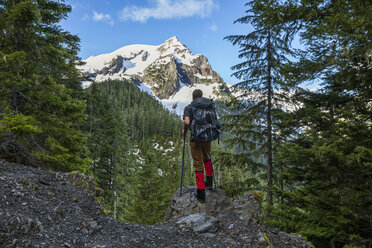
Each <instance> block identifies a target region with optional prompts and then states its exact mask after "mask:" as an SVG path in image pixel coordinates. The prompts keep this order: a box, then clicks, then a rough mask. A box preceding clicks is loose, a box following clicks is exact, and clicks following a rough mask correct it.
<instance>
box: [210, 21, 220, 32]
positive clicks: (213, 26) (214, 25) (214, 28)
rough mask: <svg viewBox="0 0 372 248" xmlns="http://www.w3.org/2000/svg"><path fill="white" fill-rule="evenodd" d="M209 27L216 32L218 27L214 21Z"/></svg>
mask: <svg viewBox="0 0 372 248" xmlns="http://www.w3.org/2000/svg"><path fill="white" fill-rule="evenodd" d="M209 29H210V30H211V31H213V32H214V31H217V29H218V27H217V25H216V23H213V24H212V25H210V26H209Z"/></svg>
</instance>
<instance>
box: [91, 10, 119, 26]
mask: <svg viewBox="0 0 372 248" xmlns="http://www.w3.org/2000/svg"><path fill="white" fill-rule="evenodd" d="M93 20H94V21H96V22H107V23H108V24H109V25H111V26H113V25H114V24H115V22H114V20H113V19H112V18H111V16H110V15H109V14H104V13H98V12H96V11H95V10H93Z"/></svg>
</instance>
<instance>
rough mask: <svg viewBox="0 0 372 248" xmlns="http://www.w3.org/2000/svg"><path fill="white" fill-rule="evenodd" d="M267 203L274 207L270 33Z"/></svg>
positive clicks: (268, 45)
mask: <svg viewBox="0 0 372 248" xmlns="http://www.w3.org/2000/svg"><path fill="white" fill-rule="evenodd" d="M267 59H268V60H267V201H268V203H269V205H270V206H272V205H273V198H272V192H271V190H272V170H273V168H272V166H273V158H272V127H271V125H272V124H271V108H272V102H271V101H272V86H271V37H270V32H269V34H268V38H267Z"/></svg>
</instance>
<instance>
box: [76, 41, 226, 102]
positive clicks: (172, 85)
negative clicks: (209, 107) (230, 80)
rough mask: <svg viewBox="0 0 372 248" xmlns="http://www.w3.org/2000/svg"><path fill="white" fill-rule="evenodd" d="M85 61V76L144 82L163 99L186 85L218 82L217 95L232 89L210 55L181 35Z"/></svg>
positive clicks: (95, 78)
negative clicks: (191, 46) (187, 43)
mask: <svg viewBox="0 0 372 248" xmlns="http://www.w3.org/2000/svg"><path fill="white" fill-rule="evenodd" d="M85 62H86V64H85V65H84V66H81V67H79V69H80V70H81V72H82V73H83V75H84V76H86V77H89V78H90V79H92V80H94V81H97V82H100V81H104V80H108V79H119V80H120V79H127V80H129V81H133V82H135V83H136V84H137V85H138V84H141V83H143V84H144V85H146V86H148V87H150V88H151V90H152V93H153V94H154V95H155V96H157V97H158V98H159V99H169V98H170V97H171V96H174V95H175V94H176V93H177V92H178V91H179V90H180V89H181V88H182V87H185V86H186V87H192V86H196V85H211V84H215V85H214V86H213V87H214V88H215V91H216V92H215V93H216V95H218V91H220V90H223V91H224V92H226V91H228V86H227V84H226V83H225V82H224V81H223V79H222V78H221V77H220V76H219V75H218V73H217V72H215V71H213V70H212V67H211V65H210V64H209V62H208V60H207V58H206V57H205V56H203V55H201V54H196V55H195V54H192V53H191V51H190V50H189V49H188V48H187V47H186V46H185V45H184V44H183V43H181V42H180V41H179V40H178V39H177V37H172V38H170V39H168V40H167V41H165V42H164V43H163V44H161V45H159V46H149V45H132V46H126V47H123V48H120V49H118V50H116V51H114V52H112V53H110V54H102V55H98V56H96V57H90V58H88V59H86V60H85ZM216 85H219V87H216ZM211 87H212V86H211Z"/></svg>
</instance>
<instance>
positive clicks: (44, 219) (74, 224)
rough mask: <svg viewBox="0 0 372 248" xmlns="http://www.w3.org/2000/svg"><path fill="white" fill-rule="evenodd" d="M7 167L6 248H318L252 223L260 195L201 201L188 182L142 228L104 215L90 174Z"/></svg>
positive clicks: (3, 182) (0, 208) (2, 177)
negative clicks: (159, 217) (161, 215)
mask: <svg viewBox="0 0 372 248" xmlns="http://www.w3.org/2000/svg"><path fill="white" fill-rule="evenodd" d="M0 168H1V169H0V247H1V248H11V247H35V248H43V247H45V248H47V247H48V248H49V247H65V248H69V247H71V248H83V247H89V248H91V247H106V248H109V247H110V248H121V247H181V248H182V247H221V248H222V247H252V248H253V247H254V248H256V247H279V248H281V247H283V248H284V247H311V246H310V245H309V244H307V243H306V242H305V241H304V240H303V239H302V238H301V237H299V236H297V235H292V234H291V235H290V234H286V233H284V232H281V231H279V230H275V229H268V228H264V227H261V226H259V225H258V224H257V223H256V222H255V221H252V220H251V218H253V219H254V218H255V216H256V215H255V213H256V212H257V211H258V209H259V207H258V206H259V205H260V203H259V199H260V198H259V194H256V193H255V192H250V193H247V194H246V195H245V196H244V197H243V198H241V199H239V200H238V201H233V202H231V201H230V200H229V199H228V198H227V197H226V196H225V195H224V193H223V191H222V190H215V191H208V192H207V201H206V203H205V204H201V203H199V202H198V201H197V200H196V199H195V197H194V196H193V195H192V192H193V191H194V190H195V188H194V187H185V188H184V189H183V193H182V195H181V196H180V194H179V191H178V192H176V193H175V195H174V197H173V198H172V200H171V206H170V209H169V212H168V214H167V216H166V218H165V219H166V222H164V223H161V224H157V225H151V226H150V225H137V224H129V223H122V222H119V221H116V220H114V219H112V218H111V217H110V216H105V209H104V207H103V206H101V205H100V204H98V203H97V200H96V196H97V195H99V194H100V191H99V190H97V189H96V188H95V184H94V179H93V178H91V177H87V176H84V175H82V174H80V173H78V172H72V173H60V172H53V171H48V170H42V169H38V168H33V167H29V166H23V165H20V164H14V163H8V162H5V161H1V160H0ZM183 204H184V205H183ZM182 206H184V207H182Z"/></svg>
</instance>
